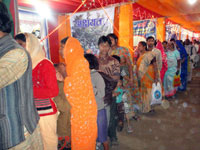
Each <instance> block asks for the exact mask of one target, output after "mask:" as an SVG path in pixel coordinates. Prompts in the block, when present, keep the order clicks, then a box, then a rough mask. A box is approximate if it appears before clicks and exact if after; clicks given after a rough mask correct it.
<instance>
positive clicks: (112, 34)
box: [107, 33, 118, 41]
mask: <svg viewBox="0 0 200 150" xmlns="http://www.w3.org/2000/svg"><path fill="white" fill-rule="evenodd" d="M107 37H108V38H110V37H111V38H113V39H115V41H117V40H118V37H117V36H116V35H115V34H114V33H110V34H108V35H107Z"/></svg>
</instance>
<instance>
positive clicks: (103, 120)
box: [0, 2, 199, 150]
mask: <svg viewBox="0 0 200 150" xmlns="http://www.w3.org/2000/svg"><path fill="white" fill-rule="evenodd" d="M0 15H1V16H2V17H0V23H1V26H0V74H1V76H0V150H4V149H11V150H21V149H23V150H28V149H31V150H43V149H44V150H56V149H59V150H67V149H72V150H95V149H97V150H98V149H101V148H103V149H104V150H109V148H110V145H111V146H115V145H118V144H119V142H118V138H117V131H118V132H121V131H122V130H123V129H124V126H125V125H127V127H126V129H127V132H128V133H132V132H133V133H134V130H133V126H132V124H131V123H130V122H131V120H132V119H134V120H136V121H137V120H139V119H140V115H141V114H147V113H154V112H155V110H154V107H153V106H152V105H151V100H152V96H151V91H152V85H153V83H156V84H157V83H160V84H161V85H162V91H163V97H164V98H166V99H171V98H174V96H175V94H176V92H177V90H180V91H185V90H186V89H187V81H188V82H190V81H191V80H192V78H191V76H192V69H193V68H194V67H196V65H197V63H198V62H197V60H198V58H197V57H198V52H199V49H198V50H197V48H198V46H199V42H198V41H195V42H194V45H192V44H191V43H190V41H188V40H186V41H185V43H184V44H183V43H182V42H181V41H178V40H174V39H171V40H170V41H169V42H167V41H164V42H163V43H161V42H160V41H157V42H156V41H155V39H154V37H148V38H147V39H146V41H141V42H139V44H138V47H137V52H138V55H137V57H135V58H134V59H132V56H131V53H130V52H129V50H128V49H127V48H126V47H121V46H119V45H118V37H117V36H116V35H115V34H113V33H111V34H108V35H106V36H101V37H100V38H99V40H98V47H99V55H98V56H95V55H93V54H85V53H84V49H83V48H82V46H81V44H80V42H79V41H78V40H77V39H75V38H73V37H66V38H64V39H62V40H61V41H60V45H61V46H60V51H59V52H60V55H61V57H62V58H63V59H64V60H65V62H63V63H59V64H53V63H52V62H51V61H50V60H49V59H47V58H46V57H45V52H44V50H43V48H42V46H41V44H40V42H39V40H38V39H37V38H36V37H35V36H34V35H33V34H29V33H20V34H18V35H16V36H15V40H14V39H13V38H12V36H11V35H10V32H11V25H12V22H11V20H10V18H9V14H8V10H7V9H6V7H5V5H4V4H3V3H2V2H0ZM155 43H156V44H155ZM194 55H195V56H194ZM178 75H179V76H180V85H179V86H174V77H175V76H178ZM186 79H187V80H186ZM125 122H127V123H125Z"/></svg>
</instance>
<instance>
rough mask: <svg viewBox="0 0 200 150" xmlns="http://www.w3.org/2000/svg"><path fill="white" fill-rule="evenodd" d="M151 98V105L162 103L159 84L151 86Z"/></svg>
mask: <svg viewBox="0 0 200 150" xmlns="http://www.w3.org/2000/svg"><path fill="white" fill-rule="evenodd" d="M151 97H152V99H151V105H155V104H161V103H162V90H161V85H160V83H159V82H158V83H157V84H156V83H153V84H152V91H151Z"/></svg>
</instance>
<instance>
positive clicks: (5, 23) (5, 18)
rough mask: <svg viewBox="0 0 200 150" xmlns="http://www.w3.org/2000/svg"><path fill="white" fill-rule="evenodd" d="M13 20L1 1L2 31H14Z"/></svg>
mask: <svg viewBox="0 0 200 150" xmlns="http://www.w3.org/2000/svg"><path fill="white" fill-rule="evenodd" d="M12 25H13V23H12V21H11V20H10V16H9V14H8V9H7V8H6V5H5V4H4V3H3V2H0V31H2V32H6V33H10V32H11V31H12Z"/></svg>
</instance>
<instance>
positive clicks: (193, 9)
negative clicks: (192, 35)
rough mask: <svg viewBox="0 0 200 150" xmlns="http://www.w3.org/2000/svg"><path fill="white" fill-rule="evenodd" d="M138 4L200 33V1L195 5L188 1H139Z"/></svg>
mask: <svg viewBox="0 0 200 150" xmlns="http://www.w3.org/2000/svg"><path fill="white" fill-rule="evenodd" d="M137 3H138V4H140V5H142V6H143V7H145V8H147V9H149V10H151V11H154V12H156V13H158V14H160V15H162V16H166V17H169V19H171V20H172V21H174V22H176V23H178V24H180V25H182V26H183V27H185V28H187V29H190V30H192V31H195V32H200V7H199V6H200V0H197V2H196V4H194V5H190V4H189V3H188V0H151V1H149V0H138V1H137ZM155 10H156V11H155Z"/></svg>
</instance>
